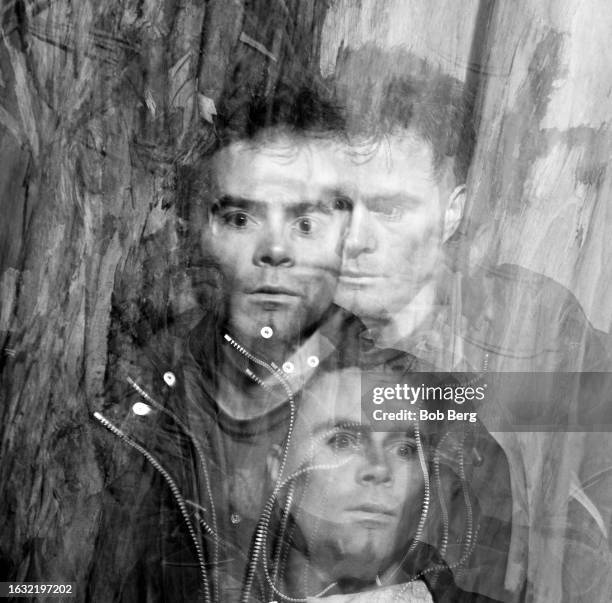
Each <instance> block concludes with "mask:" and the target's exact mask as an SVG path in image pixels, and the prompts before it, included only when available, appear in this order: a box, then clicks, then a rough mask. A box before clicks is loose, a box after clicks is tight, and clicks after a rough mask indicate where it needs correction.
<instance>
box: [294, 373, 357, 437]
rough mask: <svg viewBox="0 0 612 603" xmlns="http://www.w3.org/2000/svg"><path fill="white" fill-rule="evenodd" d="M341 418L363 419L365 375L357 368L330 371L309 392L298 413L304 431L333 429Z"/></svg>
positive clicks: (350, 419)
mask: <svg viewBox="0 0 612 603" xmlns="http://www.w3.org/2000/svg"><path fill="white" fill-rule="evenodd" d="M339 421H343V422H351V423H360V422H361V375H360V373H359V372H358V371H356V370H345V371H339V372H336V373H328V374H325V375H323V376H322V377H320V378H318V379H317V380H316V381H315V382H314V383H313V384H312V385H311V386H310V387H309V388H308V389H307V391H306V392H305V395H304V397H303V399H302V403H301V405H300V409H299V415H298V429H299V431H301V432H308V433H313V432H314V431H317V430H320V429H325V428H329V429H331V428H332V427H333V426H334V425H336V423H338V422H339Z"/></svg>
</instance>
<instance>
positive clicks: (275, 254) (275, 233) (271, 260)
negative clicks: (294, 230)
mask: <svg viewBox="0 0 612 603" xmlns="http://www.w3.org/2000/svg"><path fill="white" fill-rule="evenodd" d="M253 263H254V264H255V265H256V266H260V267H265V266H269V267H281V266H286V267H288V266H293V264H294V263H295V258H294V254H293V246H292V243H291V240H290V235H289V233H287V232H286V231H285V229H284V228H283V225H282V224H270V225H268V227H267V228H266V229H265V230H264V231H263V232H262V233H261V237H260V239H259V241H258V242H257V245H256V247H255V252H254V254H253Z"/></svg>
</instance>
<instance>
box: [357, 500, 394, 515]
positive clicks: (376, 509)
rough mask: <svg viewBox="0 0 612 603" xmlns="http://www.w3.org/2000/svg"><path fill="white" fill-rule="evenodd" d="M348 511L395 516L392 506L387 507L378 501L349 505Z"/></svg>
mask: <svg viewBox="0 0 612 603" xmlns="http://www.w3.org/2000/svg"><path fill="white" fill-rule="evenodd" d="M349 511H357V512H360V513H369V514H372V515H389V516H390V517H395V515H396V512H395V509H394V508H392V507H388V506H387V505H381V504H378V503H366V504H363V505H359V506H357V507H351V508H350V509H349Z"/></svg>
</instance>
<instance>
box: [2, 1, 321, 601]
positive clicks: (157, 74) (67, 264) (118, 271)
mask: <svg viewBox="0 0 612 603" xmlns="http://www.w3.org/2000/svg"><path fill="white" fill-rule="evenodd" d="M272 5H273V6H272ZM1 10H2V32H3V35H2V38H1V40H0V89H1V95H2V102H1V104H0V126H1V127H0V136H1V139H0V140H1V142H0V161H1V165H2V169H1V170H0V191H1V193H0V194H1V197H0V215H1V216H2V219H1V220H0V232H1V236H2V239H1V241H2V243H1V247H0V250H1V256H0V282H1V290H0V291H1V292H0V309H1V310H0V350H1V351H2V356H1V358H0V360H1V362H2V380H1V384H0V397H1V400H2V405H1V413H2V422H1V425H0V442H1V444H0V446H1V448H0V449H1V453H0V457H1V459H2V462H1V463H0V492H1V494H0V496H1V501H0V507H1V508H2V511H3V520H2V521H0V567H1V568H2V569H1V572H0V573H1V574H2V576H3V578H2V579H9V578H10V579H12V580H27V579H30V580H52V581H75V582H77V583H78V584H79V588H81V589H83V588H84V585H85V584H86V576H87V574H88V571H89V565H90V563H91V561H92V560H91V553H92V550H93V546H94V543H95V541H96V538H97V526H98V516H99V513H100V497H99V496H98V495H99V492H100V490H101V488H102V483H103V479H104V475H103V469H102V467H103V463H101V459H100V458H99V454H100V451H99V449H98V447H97V445H96V437H95V435H94V433H93V432H92V428H91V426H92V422H91V420H90V416H89V414H90V410H91V408H92V406H93V404H94V402H95V401H96V400H97V399H98V398H99V397H100V396H103V395H104V391H105V377H106V371H107V368H108V354H109V349H108V345H109V340H111V339H112V332H113V328H114V327H113V324H114V321H115V319H114V317H113V310H112V308H113V307H119V308H122V313H123V316H124V317H125V315H128V316H130V312H131V313H132V314H133V315H137V314H141V313H143V312H147V311H148V309H149V308H151V307H154V308H157V309H159V308H162V309H163V308H164V307H165V306H167V305H169V304H172V303H176V304H179V305H181V304H183V306H189V304H190V299H191V298H190V291H189V284H188V283H187V284H185V283H186V281H181V282H182V283H183V285H184V286H182V288H181V287H179V288H178V289H176V283H177V281H176V280H175V281H174V285H168V284H166V285H164V284H163V279H161V280H160V277H161V276H163V275H167V274H168V273H169V272H171V271H172V269H173V268H175V267H176V266H177V265H178V262H179V259H180V258H179V256H180V254H179V252H178V248H179V246H178V243H177V242H178V239H179V237H180V236H181V232H182V231H183V230H184V228H183V227H184V222H183V221H182V217H181V211H180V207H179V206H180V204H179V203H177V190H178V189H179V188H180V186H177V173H178V170H179V167H180V166H181V165H183V164H185V163H187V162H188V161H189V158H190V157H191V156H192V155H193V154H194V153H197V152H199V151H200V150H201V149H203V148H206V146H207V145H208V144H210V140H211V138H212V133H213V125H212V121H213V117H214V115H215V114H216V113H221V112H224V113H231V112H232V111H233V110H234V108H235V107H239V106H240V105H241V104H243V103H244V95H248V94H250V93H252V92H253V90H256V89H260V88H262V87H273V86H274V85H275V82H276V78H277V77H278V75H279V73H280V72H281V70H282V69H284V68H285V65H290V66H291V67H290V68H291V69H300V68H303V67H304V66H306V65H307V64H308V63H309V61H311V60H315V59H316V58H317V53H316V52H315V51H314V49H315V48H316V44H317V40H318V35H317V33H316V32H317V31H318V29H320V26H321V23H322V17H323V11H324V10H325V4H324V3H315V2H314V1H312V0H307V1H305V2H302V1H300V2H296V1H294V2H283V1H280V2H271V3H246V2H244V1H243V0H212V1H209V2H204V1H203V0H201V1H199V0H186V1H182V2H178V1H176V0H161V1H149V0H146V1H128V2H117V1H110V2H104V3H100V2H94V1H89V0H81V1H79V2H68V1H56V2H44V1H43V2H22V1H16V2H4V3H3V4H2V9H1ZM295 57H298V58H300V61H297V62H296V60H295ZM288 59H291V61H289V60H288ZM300 63H301V65H300ZM288 68H289V67H288ZM232 81H235V82H238V83H239V85H238V86H236V85H232V84H231V82H232ZM177 208H179V209H177ZM160 282H161V283H162V284H161V286H160ZM153 284H155V285H156V286H155V287H153V286H152V285H153ZM173 286H174V287H175V288H174V289H173ZM181 300H182V301H181ZM77 594H78V596H79V599H82V598H84V591H80V592H78V593H77Z"/></svg>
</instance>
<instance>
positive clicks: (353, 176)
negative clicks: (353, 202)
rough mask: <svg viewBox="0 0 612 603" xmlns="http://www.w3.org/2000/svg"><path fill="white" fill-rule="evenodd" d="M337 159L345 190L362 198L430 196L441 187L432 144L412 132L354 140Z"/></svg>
mask: <svg viewBox="0 0 612 603" xmlns="http://www.w3.org/2000/svg"><path fill="white" fill-rule="evenodd" d="M337 160H339V161H341V163H342V168H339V169H338V172H339V173H340V174H342V184H343V188H344V189H348V190H353V191H355V192H357V193H359V194H361V195H365V196H378V195H387V194H388V195H395V194H397V193H398V192H400V191H410V192H411V193H414V194H423V195H427V194H429V193H430V191H431V189H432V188H433V187H435V186H436V185H437V178H436V173H435V169H434V155H433V150H432V147H431V145H430V144H429V143H428V142H427V141H425V140H424V139H423V138H421V137H419V136H417V135H416V134H413V133H411V132H409V131H399V132H395V133H393V134H387V135H386V136H384V137H380V138H378V139H375V140H372V139H357V140H354V141H353V142H352V144H351V145H347V146H345V147H344V149H343V152H342V154H341V155H339V156H337Z"/></svg>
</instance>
